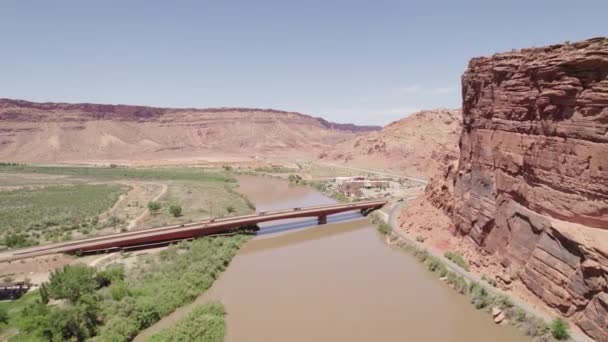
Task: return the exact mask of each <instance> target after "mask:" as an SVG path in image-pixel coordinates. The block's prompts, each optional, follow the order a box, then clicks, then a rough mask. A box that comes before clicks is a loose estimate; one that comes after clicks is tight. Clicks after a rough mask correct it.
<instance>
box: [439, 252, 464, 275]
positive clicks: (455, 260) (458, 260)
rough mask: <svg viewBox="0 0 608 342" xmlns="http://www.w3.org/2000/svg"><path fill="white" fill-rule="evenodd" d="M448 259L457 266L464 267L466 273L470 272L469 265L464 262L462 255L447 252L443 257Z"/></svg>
mask: <svg viewBox="0 0 608 342" xmlns="http://www.w3.org/2000/svg"><path fill="white" fill-rule="evenodd" d="M443 256H444V257H446V259H448V260H451V261H452V262H453V263H455V264H456V265H458V266H460V267H462V268H463V269H464V270H465V271H469V263H468V262H467V261H466V260H464V258H463V256H462V254H460V253H458V252H452V251H447V252H445V254H444V255H443Z"/></svg>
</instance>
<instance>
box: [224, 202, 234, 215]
mask: <svg viewBox="0 0 608 342" xmlns="http://www.w3.org/2000/svg"><path fill="white" fill-rule="evenodd" d="M226 211H227V212H228V213H230V214H232V213H234V212H236V208H235V207H234V206H233V205H232V204H230V205H227V206H226Z"/></svg>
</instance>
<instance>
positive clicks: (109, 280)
mask: <svg viewBox="0 0 608 342" xmlns="http://www.w3.org/2000/svg"><path fill="white" fill-rule="evenodd" d="M123 279H125V271H124V269H123V268H122V266H112V267H108V268H106V269H105V270H103V271H99V272H97V274H96V275H95V281H96V282H97V287H98V288H101V287H106V286H109V285H110V284H113V283H115V282H117V281H120V280H123Z"/></svg>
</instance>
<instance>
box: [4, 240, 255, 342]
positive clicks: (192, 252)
mask: <svg viewBox="0 0 608 342" xmlns="http://www.w3.org/2000/svg"><path fill="white" fill-rule="evenodd" d="M248 239H249V236H247V235H242V234H238V235H233V236H220V237H205V238H201V239H198V240H195V241H192V242H182V243H180V244H177V245H174V246H171V247H170V248H168V249H167V250H164V251H162V252H161V253H157V254H148V255H143V256H139V257H128V258H127V259H129V258H134V259H135V260H131V261H129V262H127V260H126V259H124V262H125V263H127V264H129V265H131V266H128V267H126V268H125V270H124V272H122V271H121V272H113V271H112V272H109V271H99V270H95V269H92V268H88V267H86V266H80V270H81V271H82V272H71V273H70V274H67V273H66V276H64V277H63V279H62V280H60V281H55V282H54V281H53V279H51V281H50V282H49V283H47V285H46V287H47V288H48V297H50V299H64V300H65V298H69V301H68V302H67V303H65V304H63V305H60V306H57V305H55V306H53V305H47V304H46V303H45V300H44V299H43V298H44V296H43V295H41V293H42V291H40V290H38V291H36V292H33V293H31V294H28V295H26V296H24V297H22V298H20V299H19V300H16V301H12V302H8V303H0V309H2V310H4V311H5V312H7V313H8V317H9V318H8V323H6V324H3V325H1V326H0V327H1V328H3V330H4V334H5V335H4V336H0V337H2V339H3V340H5V339H8V340H9V341H47V340H48V341H50V340H52V341H56V340H57V341H61V340H81V338H82V337H86V338H90V337H94V336H95V337H96V340H97V341H129V340H131V339H132V338H134V337H135V336H136V335H137V334H138V333H139V331H141V330H143V329H145V328H147V327H149V326H151V325H152V324H154V323H156V322H157V321H158V320H160V319H161V318H162V317H164V316H166V315H168V314H169V313H171V312H173V310H175V309H176V308H178V307H180V306H182V305H184V304H187V303H190V302H192V301H193V300H194V299H195V298H196V297H197V296H199V295H200V294H201V293H203V292H205V291H206V290H207V289H209V287H211V285H212V284H213V282H214V281H215V279H216V278H217V277H218V276H219V275H220V274H221V272H222V271H224V270H225V269H226V267H227V266H228V265H229V263H230V261H231V260H232V258H233V257H234V255H236V252H237V251H238V249H239V248H240V247H241V246H242V245H243V244H244V243H245V242H246V241H247V240H248ZM121 267H122V266H121V265H110V266H109V269H110V270H120V269H121ZM60 273H61V272H60ZM64 273H65V272H64ZM51 278H53V277H51ZM106 279H107V280H106ZM65 289H68V291H67V292H66V291H65ZM64 293H65V294H64ZM75 294H76V295H75ZM66 295H67V296H69V297H65V296H66ZM47 301H48V299H47ZM209 310H210V311H209ZM209 310H208V309H204V310H203V311H204V312H200V311H197V312H196V313H197V314H200V315H197V316H194V317H189V319H188V320H186V321H185V322H183V323H182V324H179V325H178V326H176V327H175V329H172V330H171V331H169V332H166V334H169V335H171V336H184V335H182V334H193V336H194V335H197V336H198V335H200V336H223V330H224V328H223V317H209V316H210V315H211V316H223V310H218V308H217V305H215V306H214V307H212V308H210V309H209ZM201 316H204V317H201ZM190 319H192V320H193V321H190ZM218 320H221V321H218ZM204 322H206V323H204ZM194 323H196V324H199V323H200V324H208V325H207V326H195V325H193V324H194ZM163 333H165V332H163ZM86 338H83V339H86ZM156 340H159V339H158V338H157V339H156ZM160 340H163V341H164V340H165V339H160ZM203 340H205V341H207V340H206V339H203Z"/></svg>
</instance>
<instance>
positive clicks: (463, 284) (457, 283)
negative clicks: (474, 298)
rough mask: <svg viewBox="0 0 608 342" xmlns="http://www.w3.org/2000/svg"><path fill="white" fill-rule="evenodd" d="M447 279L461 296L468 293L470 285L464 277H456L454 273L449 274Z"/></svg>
mask: <svg viewBox="0 0 608 342" xmlns="http://www.w3.org/2000/svg"><path fill="white" fill-rule="evenodd" d="M447 277H448V280H447V282H448V284H449V285H451V286H452V288H453V289H454V290H456V292H458V293H460V294H465V293H467V291H468V289H469V284H468V283H467V281H466V280H465V279H464V278H463V277H462V276H459V275H456V273H454V272H448V275H447Z"/></svg>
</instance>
